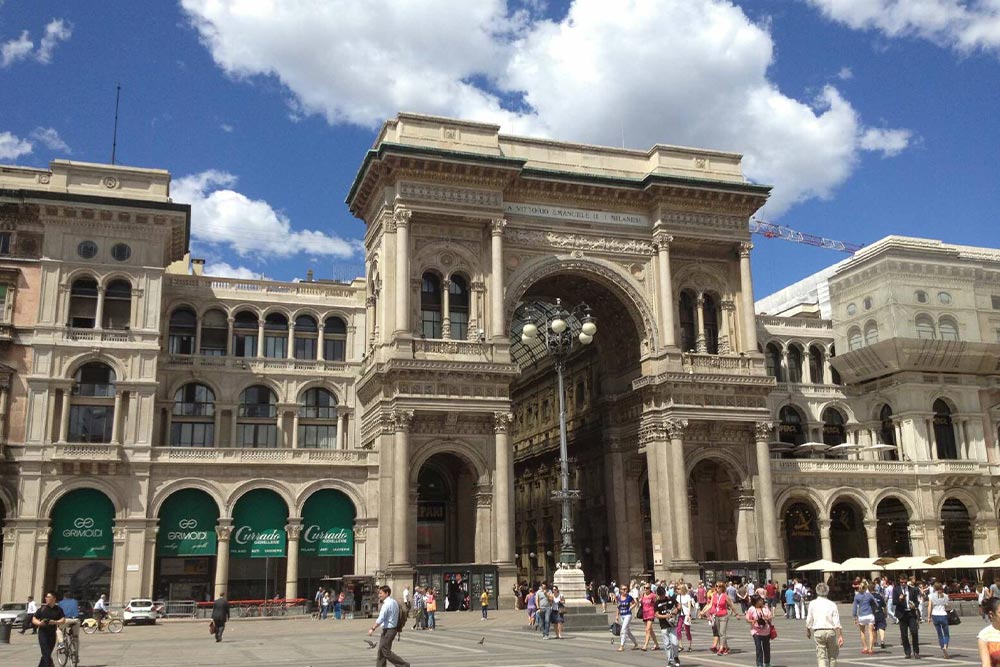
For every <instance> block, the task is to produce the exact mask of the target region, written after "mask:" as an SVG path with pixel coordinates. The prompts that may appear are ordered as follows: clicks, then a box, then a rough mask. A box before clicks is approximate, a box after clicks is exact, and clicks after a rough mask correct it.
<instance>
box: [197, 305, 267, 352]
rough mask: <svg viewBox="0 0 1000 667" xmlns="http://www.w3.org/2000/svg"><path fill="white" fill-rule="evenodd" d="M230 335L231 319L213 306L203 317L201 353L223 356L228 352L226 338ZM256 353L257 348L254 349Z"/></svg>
mask: <svg viewBox="0 0 1000 667" xmlns="http://www.w3.org/2000/svg"><path fill="white" fill-rule="evenodd" d="M228 337H229V319H228V317H227V316H226V314H225V313H224V312H223V311H221V310H218V309H217V308H213V309H212V310H210V311H208V312H207V313H205V314H204V315H203V316H202V318H201V354H202V355H203V356H206V357H221V356H224V355H225V354H226V338H228ZM254 352H255V353H256V350H255V351H254Z"/></svg>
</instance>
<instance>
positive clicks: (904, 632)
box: [892, 577, 920, 658]
mask: <svg viewBox="0 0 1000 667" xmlns="http://www.w3.org/2000/svg"><path fill="white" fill-rule="evenodd" d="M892 600H893V603H894V607H895V609H896V618H897V619H898V620H899V634H900V638H901V641H902V642H903V653H905V654H906V657H907V658H909V657H911V653H912V657H914V658H919V657H920V642H919V641H918V639H917V633H918V623H919V622H920V591H919V590H917V587H916V586H911V585H910V584H909V583H908V582H907V581H906V577H900V578H899V585H898V586H896V588H895V589H894V590H893V592H892ZM910 637H913V644H912V649H911V645H910Z"/></svg>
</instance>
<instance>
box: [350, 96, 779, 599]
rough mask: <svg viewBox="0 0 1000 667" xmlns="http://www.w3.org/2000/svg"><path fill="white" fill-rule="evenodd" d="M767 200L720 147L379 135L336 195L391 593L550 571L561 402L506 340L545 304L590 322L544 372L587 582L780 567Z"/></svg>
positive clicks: (483, 127)
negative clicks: (765, 329) (583, 340)
mask: <svg viewBox="0 0 1000 667" xmlns="http://www.w3.org/2000/svg"><path fill="white" fill-rule="evenodd" d="M768 191H769V189H768V188H767V187H765V186H760V185H755V184H751V183H749V182H747V180H746V179H745V178H744V177H743V175H742V172H741V169H740V156H739V155H734V154H731V153H722V152H717V151H708V150H697V149H689V148H677V147H673V146H664V145H657V146H654V147H652V148H651V149H649V150H648V151H635V150H624V149H616V148H605V147H598V146H587V145H580V144H571V143H562V142H555V141H549V140H543V139H528V138H521V137H511V136H506V135H503V134H500V132H499V128H498V127H497V126H495V125H487V124H481V123H470V122H463V121H456V120H452V119H446V118H437V117H429V116H420V115H413V114H400V115H399V116H398V117H397V118H396V119H394V120H391V121H388V122H387V123H386V124H385V125H384V126H383V128H382V131H381V132H380V134H379V136H378V138H377V140H376V142H375V144H374V146H373V147H372V149H371V151H369V152H368V154H367V155H366V157H365V160H364V162H363V164H362V165H361V168H360V169H359V171H358V175H357V178H356V180H355V182H354V185H353V187H352V189H351V192H350V194H349V196H348V204H349V206H350V208H351V210H352V212H353V213H354V214H355V215H356V216H358V217H359V218H361V219H363V220H364V221H365V222H366V224H367V233H366V236H365V249H366V279H367V285H368V299H367V315H368V316H367V318H366V321H367V331H366V332H365V337H366V341H367V347H366V354H365V357H364V361H363V364H362V375H361V378H360V380H359V381H358V384H357V395H358V399H359V404H360V405H361V406H362V418H361V419H362V421H361V430H362V441H363V443H364V445H365V446H367V447H370V448H372V449H374V450H377V451H378V456H379V488H380V493H379V496H380V500H379V507H378V524H377V526H373V527H370V528H369V530H368V539H369V541H372V539H373V537H374V538H375V543H377V545H378V553H379V562H380V564H381V570H382V573H384V577H385V578H386V580H387V581H389V582H390V583H394V584H395V585H397V586H402V585H403V584H404V583H410V582H412V581H413V576H414V573H415V572H416V571H417V570H418V569H419V568H421V567H425V566H430V565H450V564H455V565H458V564H475V565H478V566H481V565H484V564H490V565H493V566H495V567H496V572H497V574H498V576H499V579H498V580H496V585H498V587H499V592H500V593H506V592H507V591H509V590H510V587H511V585H512V584H513V582H514V580H515V578H520V579H531V580H542V579H549V578H551V577H552V575H553V569H554V567H555V564H556V563H557V562H558V561H559V557H560V545H561V539H560V510H559V506H558V504H556V503H555V502H553V501H552V499H551V492H552V491H553V490H554V489H556V488H558V484H559V480H558V460H559V456H558V452H559V397H558V394H557V384H556V380H555V378H556V374H555V372H554V367H553V359H552V357H551V355H549V354H547V352H546V349H545V347H544V345H541V344H539V343H538V342H537V341H532V340H528V339H527V338H524V339H522V333H523V327H524V325H525V322H526V321H527V319H528V318H529V317H536V318H537V317H542V318H544V316H545V314H546V313H548V312H551V311H552V309H553V308H555V307H556V304H557V303H558V304H562V305H563V306H565V307H572V306H575V305H577V304H586V305H587V306H588V308H589V313H590V314H591V315H592V317H593V318H594V319H595V320H596V323H597V332H596V334H594V336H593V338H592V341H591V344H589V345H580V346H577V347H576V348H575V349H574V350H573V351H572V352H571V353H570V354H569V355H568V356H567V357H566V358H565V363H564V380H565V381H564V386H565V390H564V394H563V398H564V401H565V403H564V404H565V411H566V426H567V436H568V437H567V449H568V455H569V462H570V477H571V485H572V487H573V488H575V489H578V490H579V491H580V494H579V496H580V497H579V499H577V500H575V501H574V507H573V521H572V523H573V528H574V531H575V542H576V549H577V555H578V558H579V560H580V561H581V563H582V566H583V569H584V572H585V576H586V577H587V579H591V580H608V579H612V578H614V579H617V580H623V579H626V578H628V577H630V576H633V575H637V574H642V573H650V574H655V575H656V576H676V575H684V576H686V577H687V578H689V579H690V578H694V577H697V576H698V574H699V571H700V570H701V569H702V564H703V563H719V562H753V563H765V564H767V563H770V564H772V565H773V566H774V567H778V561H779V560H780V553H779V543H778V538H777V535H778V523H777V519H776V517H775V509H774V497H773V495H774V494H773V491H772V487H771V480H770V469H769V466H768V457H769V454H768V446H767V441H768V440H769V439H770V433H771V425H770V424H769V423H767V419H768V412H767V408H766V397H767V394H768V391H769V390H770V388H771V387H773V380H772V379H771V378H769V377H768V376H767V375H766V372H765V368H764V362H763V356H762V355H761V354H760V353H759V352H758V345H757V338H756V330H755V319H754V311H753V291H752V287H751V280H750V250H751V247H752V246H751V245H750V243H749V231H748V228H747V223H748V219H749V216H750V215H751V214H752V213H753V212H754V211H755V210H757V209H758V208H759V207H760V206H761V205H762V204H763V202H764V201H765V199H766V197H767V194H768ZM557 300H558V301H557ZM576 324H577V325H578V324H579V323H578V322H577V323H576ZM571 326H573V323H571ZM373 532H374V533H376V534H375V535H374V536H373V535H372V533H373ZM445 570H447V568H445ZM455 571H456V572H458V571H460V570H459V569H455Z"/></svg>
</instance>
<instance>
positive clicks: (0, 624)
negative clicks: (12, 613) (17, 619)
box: [0, 620, 14, 644]
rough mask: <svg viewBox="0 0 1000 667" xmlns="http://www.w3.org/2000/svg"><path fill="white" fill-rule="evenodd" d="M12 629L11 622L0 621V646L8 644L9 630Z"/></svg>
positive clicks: (12, 624) (12, 623)
mask: <svg viewBox="0 0 1000 667" xmlns="http://www.w3.org/2000/svg"><path fill="white" fill-rule="evenodd" d="M13 627H14V622H13V621H6V620H5V621H0V644H9V643H10V630H11V628H13Z"/></svg>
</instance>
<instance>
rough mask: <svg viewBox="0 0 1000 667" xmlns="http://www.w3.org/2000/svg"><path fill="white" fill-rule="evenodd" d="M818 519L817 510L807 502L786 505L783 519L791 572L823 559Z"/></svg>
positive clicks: (799, 501) (787, 558) (786, 551)
mask: <svg viewBox="0 0 1000 667" xmlns="http://www.w3.org/2000/svg"><path fill="white" fill-rule="evenodd" d="M818 518H819V516H818V512H817V511H816V508H815V507H814V506H813V505H812V503H810V502H808V501H806V500H798V499H796V500H792V501H790V502H789V503H788V505H786V507H785V511H784V512H783V513H782V519H783V523H784V528H785V558H786V560H787V561H788V569H789V571H791V570H794V569H795V568H797V567H799V566H800V565H805V564H806V563H811V562H813V561H816V560H819V559H820V558H821V557H822V556H821V554H822V548H821V546H820V538H819V521H818Z"/></svg>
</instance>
